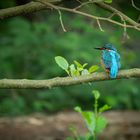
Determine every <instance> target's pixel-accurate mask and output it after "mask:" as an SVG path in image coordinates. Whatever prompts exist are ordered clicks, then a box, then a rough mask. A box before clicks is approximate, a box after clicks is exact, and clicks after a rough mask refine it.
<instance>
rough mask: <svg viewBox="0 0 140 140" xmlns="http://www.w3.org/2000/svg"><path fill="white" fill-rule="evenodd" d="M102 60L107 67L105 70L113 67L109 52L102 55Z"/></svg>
mask: <svg viewBox="0 0 140 140" xmlns="http://www.w3.org/2000/svg"><path fill="white" fill-rule="evenodd" d="M102 60H103V63H104V65H105V68H110V67H111V65H112V61H111V55H110V53H109V52H108V51H104V52H103V55H102Z"/></svg>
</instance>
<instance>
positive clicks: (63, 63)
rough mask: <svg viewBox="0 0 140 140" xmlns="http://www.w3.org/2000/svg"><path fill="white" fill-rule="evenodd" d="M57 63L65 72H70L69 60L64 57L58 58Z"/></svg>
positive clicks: (56, 58)
mask: <svg viewBox="0 0 140 140" xmlns="http://www.w3.org/2000/svg"><path fill="white" fill-rule="evenodd" d="M55 62H56V63H57V64H58V66H59V67H61V68H62V69H64V70H65V71H67V70H68V67H69V64H68V62H67V60H66V59H65V58H63V57H62V56H56V57H55Z"/></svg>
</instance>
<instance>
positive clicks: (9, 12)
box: [0, 0, 61, 19]
mask: <svg viewBox="0 0 140 140" xmlns="http://www.w3.org/2000/svg"><path fill="white" fill-rule="evenodd" d="M60 1H61V0H48V2H51V3H57V2H60ZM46 8H48V6H46V5H44V4H42V3H40V2H33V1H32V2H29V3H27V4H24V5H20V6H15V7H10V8H5V9H1V10H0V19H5V18H9V17H14V16H18V15H21V14H28V13H32V12H36V11H40V10H44V9H46Z"/></svg>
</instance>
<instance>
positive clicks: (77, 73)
mask: <svg viewBox="0 0 140 140" xmlns="http://www.w3.org/2000/svg"><path fill="white" fill-rule="evenodd" d="M70 74H71V76H79V75H80V72H79V71H78V70H77V69H76V68H75V66H74V64H71V65H70Z"/></svg>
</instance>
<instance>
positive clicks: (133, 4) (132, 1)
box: [131, 0, 140, 11]
mask: <svg viewBox="0 0 140 140" xmlns="http://www.w3.org/2000/svg"><path fill="white" fill-rule="evenodd" d="M131 3H132V6H133V7H134V8H135V9H137V10H138V11H140V8H139V7H137V6H136V5H135V3H134V0H131Z"/></svg>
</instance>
